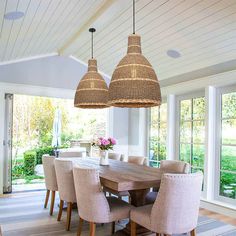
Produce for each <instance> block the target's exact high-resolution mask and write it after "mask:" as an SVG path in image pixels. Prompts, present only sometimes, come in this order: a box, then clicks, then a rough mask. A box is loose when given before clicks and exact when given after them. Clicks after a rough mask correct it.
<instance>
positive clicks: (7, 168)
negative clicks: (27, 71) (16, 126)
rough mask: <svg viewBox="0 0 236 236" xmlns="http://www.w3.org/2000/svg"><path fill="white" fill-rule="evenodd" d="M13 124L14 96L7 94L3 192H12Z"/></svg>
mask: <svg viewBox="0 0 236 236" xmlns="http://www.w3.org/2000/svg"><path fill="white" fill-rule="evenodd" d="M12 124H13V94H5V124H4V141H3V145H4V162H3V163H4V164H3V165H4V168H3V171H4V172H3V173H4V176H3V192H4V193H11V192H12V178H11V169H12V165H11V160H12Z"/></svg>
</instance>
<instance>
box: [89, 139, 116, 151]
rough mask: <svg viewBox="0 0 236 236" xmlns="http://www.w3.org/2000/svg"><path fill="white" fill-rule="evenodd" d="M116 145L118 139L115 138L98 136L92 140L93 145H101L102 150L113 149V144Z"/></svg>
mask: <svg viewBox="0 0 236 236" xmlns="http://www.w3.org/2000/svg"><path fill="white" fill-rule="evenodd" d="M114 145H116V140H115V139H114V138H108V139H106V138H102V137H100V138H98V139H96V140H94V141H93V142H92V146H96V147H99V149H100V150H102V151H105V150H113V146H114Z"/></svg>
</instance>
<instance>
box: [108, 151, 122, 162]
mask: <svg viewBox="0 0 236 236" xmlns="http://www.w3.org/2000/svg"><path fill="white" fill-rule="evenodd" d="M108 158H109V159H111V160H116V161H120V158H121V154H120V153H116V152H109V153H108Z"/></svg>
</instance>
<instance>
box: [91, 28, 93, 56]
mask: <svg viewBox="0 0 236 236" xmlns="http://www.w3.org/2000/svg"><path fill="white" fill-rule="evenodd" d="M91 44H92V45H91V50H92V58H93V32H92V40H91Z"/></svg>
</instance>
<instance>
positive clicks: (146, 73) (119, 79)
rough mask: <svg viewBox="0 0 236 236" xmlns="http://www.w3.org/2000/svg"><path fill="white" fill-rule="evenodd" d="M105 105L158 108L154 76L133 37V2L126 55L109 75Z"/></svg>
mask: <svg viewBox="0 0 236 236" xmlns="http://www.w3.org/2000/svg"><path fill="white" fill-rule="evenodd" d="M109 105H111V106H115V107H130V108H132V107H134V108H140V107H153V106H159V105H161V91H160V85H159V82H158V79H157V76H156V73H155V71H154V69H153V68H152V66H151V64H150V63H149V62H148V60H147V59H146V58H145V57H144V56H143V55H142V51H141V37H140V36H139V35H137V34H135V0H133V34H132V35H130V36H129V38H128V50H127V55H126V56H125V57H124V58H123V59H122V60H121V61H120V62H119V64H118V65H117V67H116V69H115V71H114V72H113V75H112V79H111V82H110V86H109Z"/></svg>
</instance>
